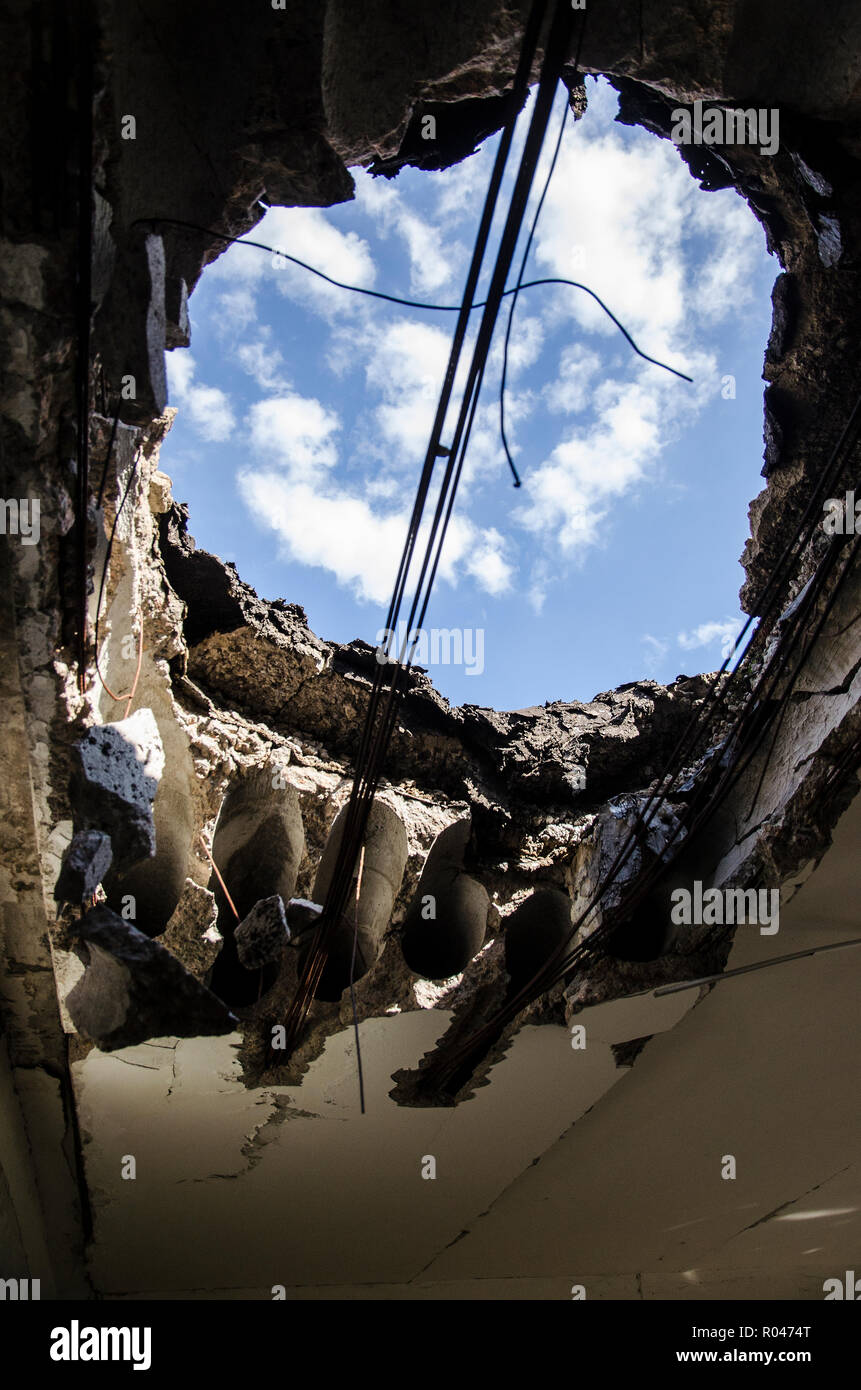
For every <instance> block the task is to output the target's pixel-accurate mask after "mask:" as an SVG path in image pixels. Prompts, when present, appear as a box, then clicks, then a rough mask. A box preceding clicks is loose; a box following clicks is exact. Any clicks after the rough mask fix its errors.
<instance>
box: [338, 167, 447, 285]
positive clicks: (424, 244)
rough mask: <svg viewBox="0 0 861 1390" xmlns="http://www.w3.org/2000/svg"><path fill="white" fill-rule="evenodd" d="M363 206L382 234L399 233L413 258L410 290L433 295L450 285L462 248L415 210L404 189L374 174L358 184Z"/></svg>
mask: <svg viewBox="0 0 861 1390" xmlns="http://www.w3.org/2000/svg"><path fill="white" fill-rule="evenodd" d="M356 198H357V201H358V203H359V205H360V206H361V207H362V208H364V209H365V210H366V211H367V212H368V213H369V214H370V216H372V217H373V218H374V220H375V221H376V224H377V228H378V230H379V231H380V232H381V233H382V235H384V236H385V235H387V234H388V233H389V232H392V231H394V232H396V233H397V235H398V236H400V237H401V238H402V240H403V241H404V243H405V245H406V248H407V251H408V253H409V258H410V289H411V293H412V294H413V295H416V296H424V295H429V294H431V293H432V292H433V291H435V290H440V289H442V287H443V286H444V285H448V284H450V282H451V280H452V273H453V270H454V268H455V265H457V264H459V262H460V259H461V254H462V252H461V248H460V247H459V246H457V245H452V244H450V242H449V239H448V238H446V237H444V236H443V235H442V231H441V228H440V227H437V226H435V225H434V224H433V223H432V222H429V221H428V220H427V219H426V218H424V217H419V216H418V215H417V214H416V213H415V212H413V211H412V210H411V209H410V207H409V205H408V204H407V202H406V201H405V197H404V195H403V194H402V193H401V191H400V189H399V188H398V187H396V186H395V185H394V184H391V183H384V182H383V181H382V180H381V179H374V178H371V177H370V176H365V177H364V178H360V179H358V180H357V183H356Z"/></svg>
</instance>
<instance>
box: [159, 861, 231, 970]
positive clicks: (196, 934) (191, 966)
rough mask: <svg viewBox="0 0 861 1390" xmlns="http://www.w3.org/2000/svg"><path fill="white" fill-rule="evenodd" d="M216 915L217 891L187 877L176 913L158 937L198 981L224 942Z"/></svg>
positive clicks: (209, 968)
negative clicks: (212, 890)
mask: <svg viewBox="0 0 861 1390" xmlns="http://www.w3.org/2000/svg"><path fill="white" fill-rule="evenodd" d="M217 917H218V906H217V904H216V901H215V894H214V893H210V891H209V889H208V888H204V887H202V885H201V884H199V883H195V881H194V879H191V878H187V879H186V880H185V887H184V889H183V890H182V897H181V898H180V900H179V902H178V903H177V905H176V907H175V908H174V912H173V916H172V917H171V919H170V921H169V922H168V924H167V927H166V929H165V931H164V932H162V934H161V936H160V937H159V938H158V941H159V944H160V945H161V946H165V947H167V949H168V950H169V951H170V952H171V953H172V954H173V955H175V956H176V958H177V960H178V961H180V962H181V964H182V965H184V966H185V968H186V970H188V971H189V972H190V974H192V975H194V977H195V979H197V980H203V979H204V977H205V976H206V975H208V973H209V971H210V970H211V969H212V967H213V965H214V964H215V961H216V959H217V957H218V954H219V952H220V950H221V948H222V946H223V944H224V939H223V937H222V935H221V933H220V932H219V930H218V928H217V926H216V925H215V923H216V919H217Z"/></svg>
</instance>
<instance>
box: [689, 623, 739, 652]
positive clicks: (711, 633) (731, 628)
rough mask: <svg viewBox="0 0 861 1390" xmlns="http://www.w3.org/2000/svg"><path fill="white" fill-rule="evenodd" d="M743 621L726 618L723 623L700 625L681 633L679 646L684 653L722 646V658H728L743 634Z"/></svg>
mask: <svg viewBox="0 0 861 1390" xmlns="http://www.w3.org/2000/svg"><path fill="white" fill-rule="evenodd" d="M742 626H743V619H741V618H724V620H723V621H722V622H708V623H700V625H699V627H695V628H693V629H692V630H691V631H690V632H680V633H679V638H678V640H679V646H680V647H681V648H682V650H683V651H686V652H692V651H696V649H697V648H698V647H713V646H716V645H718V644H720V651H721V656H722V657H726V656H728V655H729V653H730V651H731V650H732V645H733V643H734V641H735V639H736V637H737V636H738V634H739V633H740V632H741V629H742Z"/></svg>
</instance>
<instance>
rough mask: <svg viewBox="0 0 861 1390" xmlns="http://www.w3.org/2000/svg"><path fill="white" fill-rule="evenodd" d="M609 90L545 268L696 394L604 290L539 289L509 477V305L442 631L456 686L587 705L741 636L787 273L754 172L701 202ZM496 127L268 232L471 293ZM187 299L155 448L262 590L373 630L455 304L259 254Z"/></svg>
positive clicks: (212, 271)
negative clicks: (390, 300)
mask: <svg viewBox="0 0 861 1390" xmlns="http://www.w3.org/2000/svg"><path fill="white" fill-rule="evenodd" d="M587 87H588V92H589V108H588V110H587V112H586V115H585V116H584V118H583V119H582V120H581V121H579V122H573V121H571V120H570V118H569V124H568V128H567V131H566V135H565V139H564V143H563V146H562V151H561V154H560V158H559V162H558V165H557V169H556V173H555V176H554V180H553V184H552V186H551V190H550V193H549V195H548V198H547V201H546V202H545V205H544V209H543V212H542V216H541V221H540V223H539V227H538V232H537V235H536V238H535V241H534V243H533V249H532V254H531V259H530V265H529V268H528V275H527V278H533V277H536V276H564V277H568V278H572V279H576V280H581V281H583V282H585V283H586V284H588V285H590V286H591V287H592V288H593V289H594V290H595V291H596V292H597V293H598V294H599V295H600V296H601V297H602V298H603V299H604V300H605V301H606V302H607V304H608V305H609V307H610V308H611V309H612V310H613V312H614V313H615V314H616V316H617V317H618V318H619V319H620V320H621V321H622V322H623V323H624V324H625V326H626V327H627V329H628V331H629V332H630V333H631V334H632V335H633V337H634V339H635V341H636V342H637V344H638V345H639V347H640V348H642V350H643V351H645V352H648V353H649V354H650V355H651V356H654V357H658V358H660V359H661V360H663V361H667V362H669V363H670V364H671V365H673V366H675V367H677V368H679V369H680V370H683V371H685V372H687V373H688V375H690V376H692V377H693V378H694V384H693V385H689V384H688V383H687V382H684V381H680V380H679V379H678V378H676V377H673V376H672V375H670V374H669V373H667V372H664V371H662V370H661V369H660V368H658V367H654V366H650V365H649V364H647V363H645V362H643V361H642V360H641V359H640V358H638V357H637V356H636V355H635V354H634V353H632V352H631V350H630V348H629V347H628V345H627V344H626V342H625V340H624V339H623V338H622V337H621V335H620V334H619V333H618V331H617V330H616V329H615V327H614V326H613V324H612V323H611V322H610V321H609V320H608V319H607V318H606V317H605V316H604V315H603V314H602V313H601V311H600V309H598V308H597V306H596V305H594V303H593V301H591V300H590V299H589V297H588V296H586V295H584V294H582V292H580V291H578V290H575V289H569V288H567V287H542V288H536V289H532V290H529V291H526V292H524V293H523V294H522V295H521V296H520V298H519V300H518V305H517V310H516V317H515V325H514V332H513V336H512V351H511V357H510V361H509V371H508V392H507V431H508V436H509V441H510V442H512V444H513V446H514V447H513V453H514V455H515V460H516V463H517V467H518V470H519V472H520V474H521V477H522V479H523V486H522V488H520V489H514V488H513V487H512V486H511V475H510V473H509V470H508V466H507V464H506V462H505V456H504V454H503V452H502V447H501V444H500V441H499V425H498V404H497V396H498V384H499V376H500V369H501V360H502V342H503V337H504V331H505V320H504V318H502V319H501V320H500V323H499V325H498V328H497V332H496V335H495V338H494V346H493V352H492V356H491V362H490V365H489V369H488V372H487V374H486V377H485V384H484V388H483V392H482V397H481V402H480V405H479V411H478V415H477V419H476V425H475V429H474V431H473V441H472V445H471V450H470V454H469V456H468V459H467V465H466V468H465V470H464V475H463V479H462V482H461V487H460V490H459V493H458V500H457V503H456V507H455V514H454V517H453V520H452V526H451V529H450V532H449V536H448V538H447V542H446V549H445V551H444V554H443V562H442V565H441V567H440V572H439V575H438V577H437V582H436V585H435V588H434V593H433V597H432V599H431V604H430V608H429V611H428V616H427V619H426V624H425V626H426V628H427V629H428V630H429V634H430V630H431V629H433V628H437V629H461V630H464V631H465V632H466V633H469V634H473V635H472V636H471V637H467V638H466V644H467V647H466V655H465V659H464V660H463V662H462V663H461V664H460V665H458V664H449V663H446V662H436V663H435V664H432V665H431V667H430V674H431V676H432V678H433V680H434V682H435V684H436V685H437V688H438V689H439V690H441V691H442V693H443V694H444V695H445V696H447V697H448V698H449V699H450V700H451V701H452V703H453V704H460V703H470V704H478V705H489V706H493V707H495V708H497V709H518V708H523V707H525V706H529V705H536V704H542V703H544V702H545V701H547V700H559V699H561V700H575V699H577V700H589V699H591V698H592V697H593V696H594V695H595V694H596V693H598V692H599V691H603V690H608V689H611V688H613V687H615V686H617V685H620V684H622V683H623V682H625V681H630V680H635V679H637V678H640V677H643V676H651V677H653V678H654V679H656V680H660V681H663V682H666V681H669V680H672V679H673V678H674V677H675V676H676V675H678V674H680V673H682V672H684V673H686V674H689V675H690V674H694V673H695V672H699V671H710V670H714V669H715V668H716V667H717V666H719V665H720V662H721V660H722V643H723V642H725V641H726V639H727V635H728V634H734V633H735V631H736V630H737V628H738V626H740V617H739V608H738V589H739V586H740V584H741V581H742V578H743V572H742V570H741V568H740V566H739V564H738V559H739V556H740V554H741V551H742V548H743V545H744V542H745V540H746V538H747V535H748V522H747V507H748V503H749V502H750V501H751V500H752V498H753V497H754V496H756V494H757V493H758V492H759V491H760V489H761V487H762V485H763V480H762V478H761V477H760V469H761V467H762V381H761V370H762V355H763V349H764V345H765V341H766V338H767V336H768V331H769V327H770V320H771V307H770V293H771V287H772V284H773V282H774V278H775V275H776V274H777V272H778V269H779V267H778V265H777V263H776V261H774V260H773V259H772V258H770V257H769V256H768V255H767V254H766V251H765V243H764V237H763V233H762V230H761V228H760V226H759V224H758V223H757V222H756V221H755V219H754V217H753V215H752V213H751V212H750V211H749V209H748V208H747V206H746V205H745V203H744V202H743V200H742V199H741V198H740V197H739V196H738V195H737V194H736V193H735V192H734V191H733V190H732V189H729V190H723V191H720V192H717V193H704V192H702V191H701V190H700V189H699V188H698V186H697V185H696V183H695V182H694V180H693V179H692V178H691V176H690V174H689V173H688V171H687V168H686V166H685V165H684V163H683V162H682V160H681V157H680V155H679V153H678V151H677V150H676V149H675V147H674V146H673V145H672V144H671V143H669V142H668V141H661V140H659V139H657V138H655V137H654V136H652V135H649V134H648V133H647V132H645V131H643V130H640V129H639V128H637V129H631V128H629V127H626V126H621V125H616V124H615V123H614V122H613V117H614V115H615V113H616V96H615V93H614V92H613V90H612V88H610V87H609V85H608V84H607V83H605V82H603V81H602V80H599V81H597V82H596V81H593V80H592V79H588V81H587ZM562 100H563V94H562V93H561V92H560V95H559V100H558V103H557V110H556V113H555V118H554V135H555V122H556V121H557V120H558V119H560V118H561V114H562V109H563V106H562ZM525 124H526V116H525V115H524V116H523V117H521V123H520V128H519V131H518V136H517V138H516V142H515V150H514V154H515V155H517V154H519V148H520V144H521V142H522V138H523V134H524V131H525ZM552 143H553V142H552V140H550V141H548V149H547V150H546V151H545V156H544V161H543V164H542V166H541V168H539V172H538V178H537V180H536V185H535V191H534V198H535V199H537V197H538V194H539V192H540V189H541V187H542V185H543V179H544V175H545V173H546V168H547V164H548V162H549V158H550V148H549V147H550V145H552ZM495 145H496V139H495V138H494V139H493V140H491V141H488V142H487V144H486V145H485V146H484V147H483V148H482V150H481V151H480V152H479V153H478V154H476V155H474V156H473V157H472V158H470V159H468V160H466V161H464V163H463V164H461V165H459V166H457V167H456V168H454V169H451V170H446V171H444V172H442V173H420V172H418V171H415V170H405V171H404V172H402V173H401V174H400V176H399V177H398V178H397V179H396V180H394V181H388V180H384V179H372V178H370V177H369V176H368V175H367V174H366V173H365V172H364V171H363V170H361V169H355V170H353V174H354V176H355V178H356V198H355V200H354V201H353V202H351V203H345V204H342V205H340V206H338V207H334V208H327V209H325V210H319V209H306V208H289V209H285V208H273V209H272V210H271V211H270V212H268V213H267V214H266V216H265V217H264V219H263V220H262V221H261V222H260V223H259V224H258V226H257V227H256V228H255V230H254V232H253V233H251V235H252V236H253V237H254V238H255V239H256V240H260V241H264V242H268V243H270V244H271V245H273V246H277V247H281V248H283V249H284V250H285V251H289V252H291V253H292V254H294V255H296V256H298V257H299V258H300V259H302V260H305V261H308V262H309V263H311V264H312V265H316V266H318V267H319V268H320V269H322V270H324V271H325V272H327V273H328V274H330V275H333V276H334V277H336V278H337V279H340V280H345V281H348V282H351V283H357V284H362V285H366V286H369V287H373V288H375V289H379V290H385V291H387V292H390V293H394V294H402V295H405V296H408V297H411V298H417V299H421V300H427V301H428V302H437V303H450V304H455V303H457V302H458V301H459V299H460V296H461V293H462V289H463V283H464V279H465V275H466V270H467V265H468V259H469V254H470V250H471V247H472V243H473V239H474V236H475V231H476V227H477V221H478V217H479V215H480V210H481V206H482V203H483V199H484V193H485V189H486V185H487V180H488V176H489V171H490V165H491V162H492V159H493V155H494V152H495ZM510 165H511V170H512V177H513V171H514V168H515V167H516V160H515V159H512V160H511V161H510ZM509 182H510V181H509ZM505 191H506V190H505V188H504V190H503V192H505ZM503 201H504V200H503ZM530 221H531V213H528V214H527V220H526V225H527V226H528V224H529V222H530ZM524 236H525V233H524ZM519 256H520V252H518V257H517V258H516V262H515V264H516V265H519ZM190 312H191V322H192V343H191V347H190V349H176V350H174V351H173V352H171V353H169V354H168V380H169V385H170V398H171V404H173V405H176V406H177V407H178V415H177V419H176V422H175V424H174V427H173V429H172V431H171V432H170V434H169V435H168V438H167V441H166V443H165V445H164V447H163V449H162V455H161V467H162V468H163V469H164V471H165V472H167V473H168V474H170V476H171V477H172V479H173V480H174V494H175V496H176V497H177V498H178V499H179V500H181V501H187V502H188V503H190V507H191V521H190V530H191V533H192V534H193V535H194V536H195V538H196V540H197V543H198V545H199V546H201V547H203V548H205V549H207V550H211V551H214V552H215V553H216V554H218V555H220V556H221V557H222V558H223V559H225V560H232V561H234V563H235V564H236V566H237V568H238V570H239V573H240V575H241V576H242V578H243V579H245V580H247V581H248V583H250V584H251V585H253V587H254V588H255V589H256V590H257V592H258V593H259V594H260V595H261V596H262V597H265V598H270V599H271V598H278V597H281V598H285V599H287V600H288V601H290V602H298V603H301V604H302V605H303V607H304V608H305V609H306V611H307V613H308V617H309V622H310V624H311V626H312V628H313V629H314V631H315V632H317V633H318V634H319V635H320V636H321V637H324V638H328V639H331V640H335V641H349V640H350V639H352V638H354V637H362V638H364V639H365V640H366V641H369V642H376V641H377V640H378V635H379V633H380V630H381V628H382V625H383V622H384V620H385V612H386V609H387V607H388V599H389V595H390V592H391V588H392V584H393V581H394V576H395V572H396V568H397V563H398V560H399V557H400V552H401V548H402V546H403V541H404V536H405V532H406V524H407V518H408V515H409V512H410V510H411V507H412V503H413V498H414V494H415V487H416V482H417V479H418V474H419V471H420V468H421V464H422V460H423V457H424V452H425V447H426V444H427V438H428V434H429V430H430V423H431V419H432V416H433V413H434V409H435V406H436V401H437V397H438V392H439V388H440V385H441V381H442V376H443V372H444V368H445V363H446V360H447V355H448V348H449V343H450V335H451V331H452V328H453V324H454V315H451V314H436V313H431V312H425V311H422V310H414V309H405V308H400V307H396V306H393V305H386V304H384V303H382V302H381V301H377V300H371V299H367V298H365V297H364V296H360V295H351V294H348V293H346V292H344V291H342V290H338V289H335V288H332V287H330V286H327V285H325V284H323V283H322V282H321V281H319V280H317V279H316V278H315V277H312V276H309V275H308V274H307V273H306V272H304V271H302V270H299V269H298V268H296V267H293V266H290V265H288V264H287V263H285V262H284V261H283V260H278V259H277V258H273V257H271V256H269V255H267V254H266V253H265V252H262V251H257V250H253V249H250V248H248V247H242V246H233V247H230V248H229V250H227V251H226V252H225V253H224V255H222V256H221V257H220V258H219V259H218V260H217V261H216V262H215V263H214V264H213V265H212V266H210V267H209V268H208V269H207V270H206V272H205V273H204V275H203V277H202V279H201V281H200V283H199V285H198V287H197V289H196V290H195V292H194V294H193V296H192V299H191V303H190ZM475 319H476V324H477V319H478V315H475ZM728 376H732V377H733V378H734V379H735V388H734V389H735V395H734V397H732V396H731V395H729V392H730V390H731V388H730V387H729V386H728V385H726V384H725V378H726V377H728ZM449 421H450V426H449V432H450V429H451V428H452V427H453V421H454V412H452V414H451V415H450V417H449ZM445 437H446V436H445V435H444V438H445ZM479 632H480V633H481V634H482V636H481V637H480V638H478V637H477V636H476V635H475V634H477V633H479ZM428 642H429V644H430V635H429V637H428ZM445 650H446V644H445V643H442V644H441V645H440V646H439V647H438V650H437V654H441V653H443V652H445ZM429 655H433V652H432V650H430V649H429ZM449 655H456V653H455V652H454V651H453V650H452V649H450V650H449Z"/></svg>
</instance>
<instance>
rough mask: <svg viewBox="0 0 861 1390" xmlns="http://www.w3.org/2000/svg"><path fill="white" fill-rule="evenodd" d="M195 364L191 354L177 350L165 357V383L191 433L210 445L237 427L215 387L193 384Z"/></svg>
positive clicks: (228, 401)
mask: <svg viewBox="0 0 861 1390" xmlns="http://www.w3.org/2000/svg"><path fill="white" fill-rule="evenodd" d="M195 373H196V363H195V360H194V358H193V357H192V355H191V353H190V352H188V351H187V350H184V349H176V350H175V351H173V352H170V353H168V356H167V381H168V390H169V392H170V395H171V397H172V398H173V400H174V401H175V402H176V404H177V405H178V406H179V408H180V409H181V410H182V411H183V413H184V414H185V415H187V417H188V419H189V421H190V422H191V425H192V427H193V428H194V430H195V431H196V432H197V433H198V434H199V435H200V437H201V439H205V440H207V441H209V442H210V443H216V442H218V441H220V440H222V439H227V438H228V436H229V435H230V434H231V433H232V432H233V430H234V428H235V426H236V420H235V418H234V415H233V410H232V409H231V405H230V399H229V397H228V396H227V394H226V393H225V392H224V391H222V390H221V388H220V387H218V386H204V385H203V384H202V383H199V382H196V381H195V379H194V378H195Z"/></svg>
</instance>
